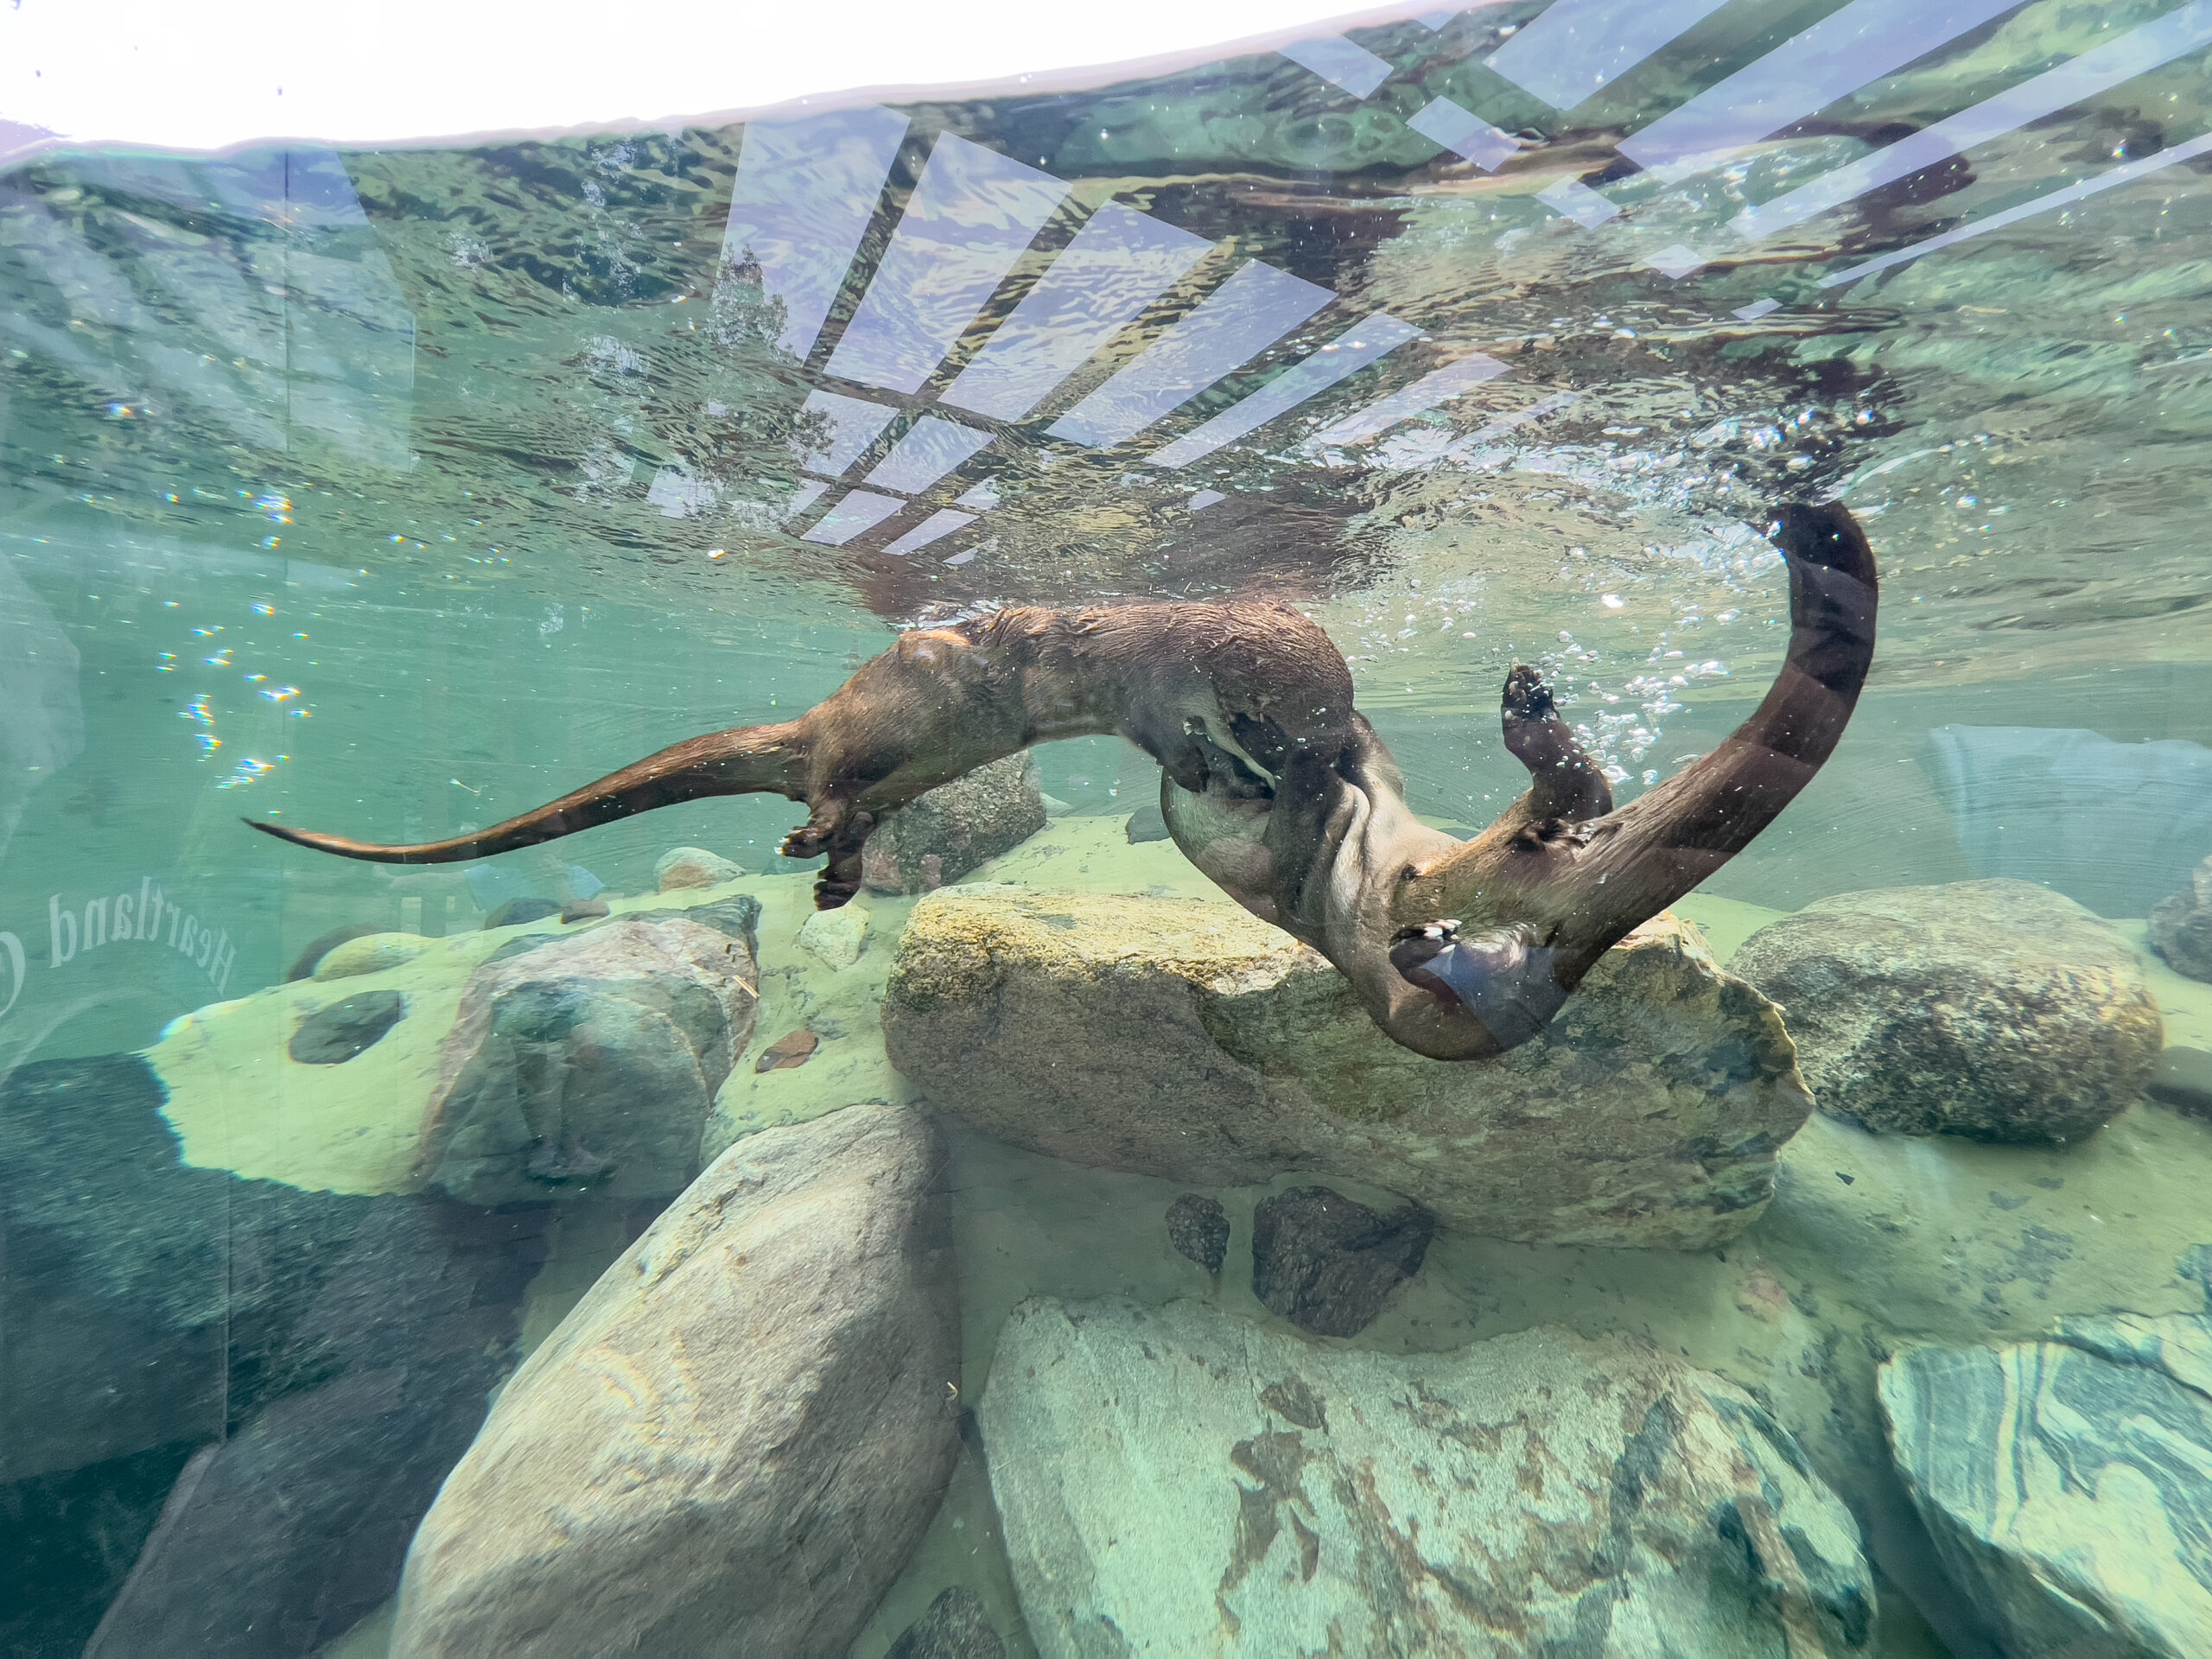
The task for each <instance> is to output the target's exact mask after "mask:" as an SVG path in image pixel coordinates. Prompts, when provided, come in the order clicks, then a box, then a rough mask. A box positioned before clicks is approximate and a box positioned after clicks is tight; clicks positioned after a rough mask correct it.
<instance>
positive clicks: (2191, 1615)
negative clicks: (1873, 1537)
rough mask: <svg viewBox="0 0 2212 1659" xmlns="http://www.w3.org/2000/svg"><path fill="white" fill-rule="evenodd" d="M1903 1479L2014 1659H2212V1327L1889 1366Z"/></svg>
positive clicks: (2161, 1324)
mask: <svg viewBox="0 0 2212 1659" xmlns="http://www.w3.org/2000/svg"><path fill="white" fill-rule="evenodd" d="M1881 1398H1882V1409H1883V1413H1884V1415H1885V1417H1886V1418H1887V1420H1888V1423H1889V1429H1890V1437H1891V1447H1892V1451H1893V1453H1894V1455H1895V1458H1896V1460H1897V1472H1898V1474H1899V1475H1900V1476H1901V1477H1903V1478H1904V1484H1905V1490H1906V1491H1908V1492H1910V1494H1911V1497H1912V1501H1913V1503H1914V1506H1915V1507H1916V1508H1917V1509H1918V1510H1919V1511H1920V1514H1921V1518H1922V1519H1923V1521H1925V1522H1927V1525H1928V1530H1929V1535H1930V1536H1931V1537H1932V1538H1933V1539H1934V1540H1935V1542H1936V1555H1937V1557H1938V1559H1939V1560H1941V1561H1942V1565H1943V1567H1944V1569H1945V1571H1946V1572H1947V1573H1948V1574H1949V1576H1950V1578H1951V1580H1952V1582H1953V1583H1954V1584H1955V1585H1956V1586H1958V1588H1959V1590H1960V1592H1961V1593H1962V1594H1963V1595H1964V1596H1965V1597H1966V1599H1967V1601H1968V1602H1969V1603H1970V1604H1971V1605H1973V1606H1974V1609H1975V1611H1977V1612H1978V1613H1980V1616H1981V1618H1983V1620H1984V1621H1985V1622H1986V1624H1989V1625H1990V1626H1991V1627H1992V1628H1993V1630H1994V1631H1995V1632H1996V1633H1997V1635H1998V1637H1999V1642H2000V1644H2001V1646H2002V1649H2003V1650H2004V1651H2005V1652H2006V1653H2008V1654H2060V1653H2064V1654H2082V1655H2098V1656H2105V1655H2110V1656H2113V1659H2120V1656H2138V1655H2140V1656H2145V1659H2152V1656H2155V1659H2190V1656H2196V1655H2202V1654H2208V1653H2212V1317H2208V1316H2207V1315H2204V1314H2168V1315H2165V1316H2163V1317H2158V1318H2151V1317H2146V1316H2145V1315H2141V1314H2132V1313H2121V1314H2115V1315H2112V1316H2109V1317H2104V1318H2084V1319H2070V1320H2067V1321H2065V1322H2063V1324H2062V1325H2060V1327H2059V1330H2058V1332H2057V1334H2056V1336H2055V1337H2054V1338H2051V1339H2050V1341H2047V1342H2029V1343H2019V1344H2014V1345H2012V1346H2010V1347H2005V1348H1939V1347H1923V1348H1910V1349H1907V1350H1906V1351H1904V1352H1903V1353H1901V1354H1899V1355H1898V1356H1897V1357H1895V1358H1894V1359H1892V1360H1891V1361H1890V1362H1889V1363H1887V1364H1885V1366H1883V1368H1882V1372H1881Z"/></svg>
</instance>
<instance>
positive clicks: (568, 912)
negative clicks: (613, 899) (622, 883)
mask: <svg viewBox="0 0 2212 1659" xmlns="http://www.w3.org/2000/svg"><path fill="white" fill-rule="evenodd" d="M612 914H613V912H612V911H610V910H608V909H607V900H606V899H577V900H576V902H575V903H574V904H573V905H567V906H563V908H562V911H561V919H562V920H563V921H564V922H588V921H592V920H594V919H595V918H599V917H601V916H610V915H612Z"/></svg>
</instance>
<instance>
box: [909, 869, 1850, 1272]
mask: <svg viewBox="0 0 2212 1659" xmlns="http://www.w3.org/2000/svg"><path fill="white" fill-rule="evenodd" d="M883 1025H884V1035H885V1039H886V1042H887V1047H888V1051H889V1053H890V1057H891V1061H892V1064H893V1065H896V1066H897V1067H898V1068H899V1071H902V1072H903V1073H905V1074H906V1077H908V1078H909V1079H911V1080H912V1082H913V1083H914V1084H916V1085H917V1086H918V1087H919V1088H920V1089H921V1090H922V1091H923V1092H924V1093H925V1095H927V1096H929V1098H930V1099H931V1101H933V1102H934V1103H937V1104H938V1106H940V1107H941V1108H943V1109H944V1110H946V1111H948V1112H950V1113H952V1114H954V1115H955V1116H958V1117H960V1118H963V1119H964V1120H965V1121H966V1122H969V1123H970V1124H972V1125H974V1126H975V1127H976V1128H980V1129H982V1130H983V1131H984V1132H985V1133H986V1134H988V1135H994V1136H996V1137H997V1138H999V1139H1001V1140H1004V1141H1011V1142H1013V1143H1014V1145H1017V1146H1021V1147H1029V1148H1031V1149H1033V1150H1034V1151H1039V1152H1044V1153H1048V1154H1052V1156H1054V1157H1058V1158H1065V1159H1068V1160H1071V1161H1073V1162H1077V1163H1084V1164H1096V1165H1103V1166H1107V1167H1109V1168H1116V1169H1128V1170H1135V1171H1138V1172H1141V1173H1146V1174H1152V1175H1162V1176H1166V1177H1168V1178H1169V1179H1176V1180H1182V1181H1187V1182H1189V1183H1191V1184H1192V1185H1201V1186H1236V1185H1248V1184H1252V1183H1256V1182H1262V1181H1265V1180H1267V1179H1269V1178H1271V1177H1272V1176H1274V1175H1276V1174H1278V1173H1287V1172H1300V1173H1310V1174H1313V1175H1317V1176H1323V1177H1326V1176H1331V1175H1334V1176H1338V1177H1343V1178H1345V1179H1354V1180H1358V1181H1363V1182H1366V1183H1369V1184H1370V1185H1376V1186H1380V1187H1383V1188H1385V1189H1388V1190H1389V1191H1393V1192H1402V1193H1404V1194H1405V1195H1407V1196H1408V1197H1410V1198H1415V1199H1417V1200H1419V1201H1420V1202H1421V1204H1423V1205H1426V1206H1427V1207H1428V1208H1429V1209H1431V1210H1433V1211H1435V1212H1436V1213H1437V1215H1438V1216H1440V1217H1442V1218H1443V1219H1445V1220H1446V1221H1449V1222H1453V1223H1456V1224H1459V1225H1462V1226H1465V1227H1468V1228H1471V1229H1473V1230H1478V1231H1481V1232H1484V1233H1489V1234H1491V1235H1493V1236H1498V1237H1503V1238H1517V1239H1529V1240H1541V1241H1546V1242H1552V1243H1591V1244H1613V1245H1665V1246H1671V1247H1675V1248H1680V1249H1700V1248H1704V1247H1707V1246H1710V1245H1711V1244H1713V1243H1715V1242H1716V1241H1718V1240H1721V1239H1725V1238H1727V1237H1729V1236H1732V1235H1733V1234H1734V1233H1736V1232H1738V1231H1739V1230H1741V1229H1742V1228H1743V1227H1744V1226H1745V1224H1747V1223H1748V1222H1750V1220H1751V1218H1752V1217H1754V1216H1756V1215H1757V1214H1758V1211H1759V1209H1760V1208H1761V1207H1762V1206H1763V1205H1764V1204H1765V1202H1766V1200H1767V1198H1768V1196H1769V1195H1770V1192H1771V1189H1772V1182H1773V1173H1774V1159H1775V1151H1776V1148H1777V1147H1779V1146H1780V1145H1781V1144H1782V1143H1783V1141H1786V1140H1788V1139H1789V1136H1790V1135H1791V1134H1792V1133H1793V1132H1795V1130H1796V1128H1797V1127H1798V1125H1799V1124H1801V1123H1802V1122H1804V1119H1805V1116H1806V1114H1807V1112H1808V1109H1809V1102H1808V1099H1807V1096H1806V1093H1805V1090H1804V1086H1803V1084H1802V1080H1801V1079H1800V1078H1799V1077H1798V1075H1797V1071H1796V1063H1795V1059H1794V1057H1793V1053H1792V1051H1791V1048H1790V1043H1789V1035H1788V1033H1785V1032H1784V1031H1783V1027H1782V1022H1781V1020H1780V1019H1779V1018H1778V1017H1777V1014H1776V1013H1775V1011H1774V1009H1773V1007H1771V1006H1770V1004H1769V1003H1768V1002H1767V1001H1765V999H1764V998H1763V997H1761V996H1760V995H1758V993H1757V992H1756V991H1754V990H1752V989H1751V987H1749V986H1748V985H1745V984H1744V983H1743V982H1740V981H1738V980H1736V979H1733V978H1732V977H1730V976H1728V975H1726V974H1725V973H1723V972H1722V971H1720V969H1719V968H1717V967H1715V966H1714V965H1713V959H1712V957H1711V956H1710V955H1709V954H1708V953H1707V951H1706V950H1704V948H1703V946H1702V945H1701V944H1700V943H1699V942H1698V941H1697V938H1696V937H1695V934H1694V931H1692V930H1689V929H1688V928H1686V927H1684V926H1683V925H1681V924H1678V923H1675V922H1674V921H1672V920H1671V919H1668V920H1662V921H1659V922H1656V923H1653V924H1652V925H1649V926H1647V927H1646V928H1644V929H1643V930H1641V931H1639V932H1638V933H1637V935H1636V936H1635V937H1634V938H1631V939H1630V940H1629V941H1627V942H1625V943H1624V944H1622V945H1620V946H1618V947H1617V948H1616V949H1615V950H1611V952H1609V953H1608V954H1607V956H1606V958H1605V961H1603V962H1601V963H1599V965H1598V967H1597V969H1595V970H1594V971H1593V972H1592V974H1591V976H1590V977H1589V979H1588V980H1587V981H1586V982H1585V983H1584V985H1583V988H1582V989H1581V990H1580V993H1579V994H1577V995H1575V996H1574V997H1573V999H1572V1000H1571V1001H1569V1002H1568V1003H1567V1007H1566V1008H1565V1010H1564V1011H1562V1013H1561V1014H1560V1017H1559V1018H1558V1019H1557V1020H1554V1022H1553V1024H1552V1026H1551V1027H1550V1028H1549V1029H1548V1030H1547V1031H1546V1032H1545V1033H1543V1034H1542V1035H1541V1036H1539V1037H1537V1038H1536V1039H1534V1040H1533V1041H1531V1042H1529V1043H1526V1044H1524V1045H1522V1046H1521V1047H1519V1048H1517V1049H1516V1050H1514V1051H1513V1052H1511V1053H1510V1054H1508V1055H1506V1056H1504V1057H1503V1058H1502V1059H1498V1060H1496V1061H1490V1062H1484V1063H1481V1064H1474V1065H1452V1064H1449V1063H1446V1062H1443V1061H1438V1060H1430V1059H1426V1058H1422V1057H1421V1056H1420V1055H1417V1054H1414V1053H1411V1052H1408V1051H1407V1050H1405V1049H1402V1048H1400V1047H1399V1046H1397V1045H1396V1044H1395V1043H1393V1042H1392V1041H1390V1039H1389V1038H1387V1037H1385V1036H1384V1035H1383V1033H1381V1032H1379V1031H1377V1030H1376V1028H1375V1026H1374V1023H1373V1022H1372V1021H1371V1020H1369V1019H1368V1017H1367V1015H1366V1014H1364V1013H1363V1012H1362V1011H1361V1009H1360V1007H1359V1006H1358V1004H1357V1002H1356V1001H1354V1000H1353V997H1352V993H1351V988H1350V987H1349V986H1348V985H1346V984H1345V982H1344V979H1343V978H1342V976H1339V975H1338V973H1337V972H1336V971H1335V969H1332V968H1331V967H1330V966H1329V965H1328V963H1326V962H1325V961H1324V960H1323V959H1322V958H1321V957H1319V956H1318V955H1316V954H1315V953H1313V951H1310V950H1306V949H1305V948H1304V947H1303V946H1300V945H1299V944H1296V943H1294V941H1293V940H1292V939H1290V938H1288V936H1287V935H1285V934H1283V933H1281V932H1279V931H1276V930H1275V929H1274V928H1271V927H1269V926H1268V925H1265V924H1264V923H1262V922H1259V921H1257V920H1255V919H1254V918H1251V917H1249V916H1248V915H1246V914H1245V913H1244V912H1243V911H1241V910H1239V909H1237V908H1236V907H1235V906H1230V905H1208V904H1193V903H1191V902H1189V901H1187V900H1174V899H1141V898H1122V897H1113V896H1106V895H1101V894H1096V893H1050V892H1039V891H1036V890H1032V889H1016V888H1009V887H968V888H963V889H960V890H958V891H956V892H948V893H934V894H931V896H929V897H928V898H925V899H923V900H922V901H921V902H920V903H919V904H918V905H917V906H915V907H914V912H913V916H912V918H911V919H910V921H909V922H908V924H907V926H906V931H905V933H904V934H903V935H902V936H901V938H900V939H899V950H898V956H897V958H896V961H895V962H894V963H893V968H892V972H891V977H890V982H889V984H888V987H887V991H886V994H885V999H884V1004H883Z"/></svg>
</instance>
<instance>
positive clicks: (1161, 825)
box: [1128, 801, 1167, 846]
mask: <svg viewBox="0 0 2212 1659" xmlns="http://www.w3.org/2000/svg"><path fill="white" fill-rule="evenodd" d="M1128 835H1129V843H1130V845H1132V846H1135V844H1136V843H1137V842H1144V841H1166V839H1167V815H1166V813H1164V812H1162V811H1161V810H1160V803H1159V802H1158V801H1147V802H1146V803H1145V804H1143V805H1142V806H1141V807H1139V808H1137V810H1135V811H1134V812H1132V813H1130V814H1129V829H1128Z"/></svg>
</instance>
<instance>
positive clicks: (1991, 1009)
mask: <svg viewBox="0 0 2212 1659" xmlns="http://www.w3.org/2000/svg"><path fill="white" fill-rule="evenodd" d="M1729 966H1730V968H1731V969H1733V970H1734V971H1735V972H1737V973H1739V974H1741V975H1742V976H1744V977H1745V979H1748V980H1749V981H1751V983H1752V984H1754V985H1756V986H1758V988H1760V989H1761V990H1763V991H1764V992H1765V993H1766V994H1767V995H1769V996H1770V997H1772V998H1773V999H1774V1000H1775V1001H1777V1002H1778V1003H1780V1004H1781V1005H1782V1007H1783V1014H1784V1017H1785V1018H1786V1019H1787V1020H1789V1033H1790V1035H1791V1036H1792V1037H1794V1038H1795V1039H1796V1042H1797V1053H1798V1059H1799V1062H1800V1064H1801V1065H1803V1067H1804V1069H1805V1077H1806V1080H1807V1081H1808V1082H1809V1083H1810V1084H1812V1085H1813V1096H1814V1098H1815V1101H1816V1102H1817V1103H1818V1104H1819V1105H1820V1108H1821V1110H1823V1111H1826V1112H1833V1113H1834V1114H1835V1115H1837V1116H1840V1117H1847V1118H1851V1119H1853V1120H1855V1121H1856V1122H1860V1123H1863V1124H1865V1125H1866V1127H1867V1128H1872V1129H1879V1130H1889V1131H1895V1132H1899V1133H1903V1134H1906V1135H1929V1134H1936V1133H1942V1134H1948V1135H1971V1136H1973V1137H1974V1138H1975V1139H1977V1140H1984V1141H2043V1142H2053V1141H2070V1140H2074V1139H2077V1138H2078V1137H2080V1136H2082V1135H2087V1134H2088V1133H2090V1132H2091V1131H2092V1130H2094V1129H2096V1128H2099V1127H2100V1126H2101V1125H2102V1124H2103V1123H2104V1122H2106V1120H2107V1119H2108V1118H2110V1117H2111V1116H2113V1113H2115V1112H2117V1111H2119V1110H2120V1109H2122V1108H2123V1107H2126V1106H2128V1105H2131V1104H2133V1103H2134V1101H2135V1100H2136V1099H2137V1097H2138V1096H2140V1095H2141V1093H2142V1092H2143V1086H2144V1084H2145V1083H2146V1082H2148V1081H2149V1079H2150V1077H2151V1073H2152V1067H2153V1066H2154V1065H2156V1064H2157V1062H2158V1047H2159V1043H2160V1041H2161V1025H2160V1020H2159V1017H2158V1003H2157V1001H2155V1000H2154V999H2153V998H2152V995H2151V992H2150V989H2149V988H2148V987H2147V986H2146V985H2145V983H2144V980H2143V975H2142V972H2141V969H2139V966H2138V964H2137V962H2136V957H2135V953H2134V951H2133V949H2131V948H2130V946H2129V945H2128V943H2127V941H2126V939H2125V938H2122V937H2121V936H2120V933H2119V932H2118V931H2116V930H2115V929H2113V927H2112V926H2110V925H2108V924H2107V923H2105V922H2103V921H2101V920H2100V919H2098V918H2096V917H2095V916H2094V915H2092V914H2091V913H2090V912H2088V911H2086V910H2084V909H2082V906H2079V905H2077V904H2075V902H2074V901H2073V900H2072V899H2065V898H2062V897H2061V896H2059V895H2058V894H2057V893H2052V892H2050V891H2049V890H2047V889H2045V888H2043V887H2036V886H2034V885H2032V884H2031V883H2030V882H2026V881H2012V880H1996V881H1959V882H1953V883H1951V884H1949V885H1948V886H1944V887H1884V888H1879V889H1876V890H1874V891H1872V892H1867V893H1841V894H1839V895H1837V896H1836V897H1834V898H1832V899H1821V900H1819V901H1817V902H1816V903H1814V904H1810V905H1808V906H1805V908H1804V909H1802V910H1801V911H1799V912H1796V914H1795V915H1793V916H1789V917H1787V918H1784V919H1783V920H1781V921H1778V922H1775V923H1772V924H1771V925H1768V926H1766V927H1764V928H1761V929H1760V930H1759V931H1758V932H1757V933H1755V934H1753V935H1752V936H1751V938H1750V939H1749V940H1747V941H1746V942H1745V944H1744V946H1743V948H1742V949H1741V950H1738V951H1737V953H1736V955H1735V956H1734V957H1732V959H1731V961H1730V963H1729Z"/></svg>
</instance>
